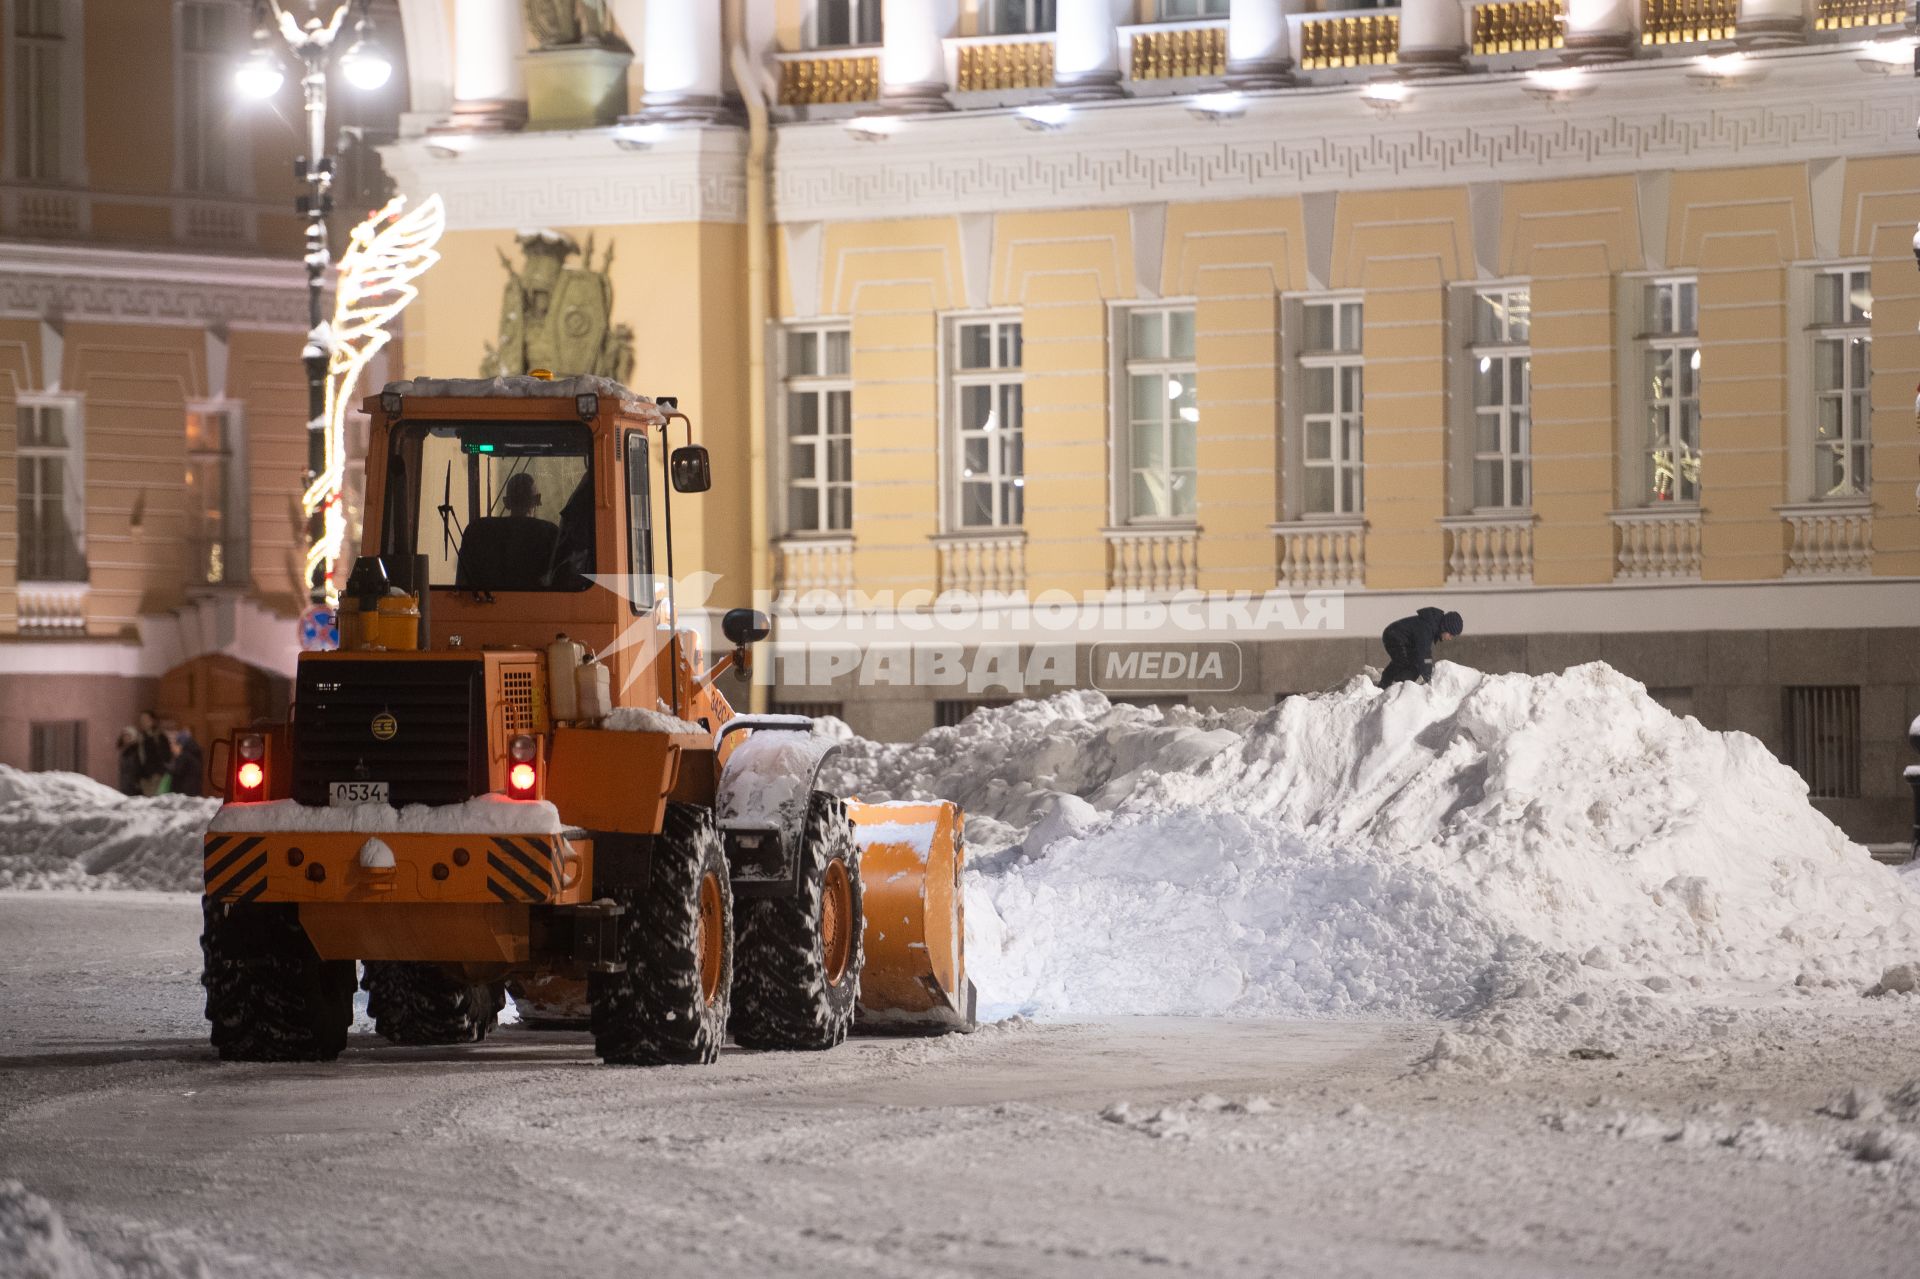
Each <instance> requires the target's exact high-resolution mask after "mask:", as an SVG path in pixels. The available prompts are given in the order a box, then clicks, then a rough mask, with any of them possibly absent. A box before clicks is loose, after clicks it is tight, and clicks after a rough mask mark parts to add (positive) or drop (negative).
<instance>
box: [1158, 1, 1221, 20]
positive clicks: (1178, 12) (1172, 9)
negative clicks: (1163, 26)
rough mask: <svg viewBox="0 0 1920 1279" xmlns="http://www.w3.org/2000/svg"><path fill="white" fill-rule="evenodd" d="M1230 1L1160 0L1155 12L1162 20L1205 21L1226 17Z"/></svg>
mask: <svg viewBox="0 0 1920 1279" xmlns="http://www.w3.org/2000/svg"><path fill="white" fill-rule="evenodd" d="M1229 3H1230V0H1160V3H1159V4H1158V5H1157V6H1156V8H1155V10H1154V12H1155V13H1156V15H1157V16H1158V17H1159V19H1160V21H1162V22H1205V21H1206V20H1207V19H1209V18H1224V17H1226V16H1227V9H1228V5H1229ZM1188 10H1191V12H1188Z"/></svg>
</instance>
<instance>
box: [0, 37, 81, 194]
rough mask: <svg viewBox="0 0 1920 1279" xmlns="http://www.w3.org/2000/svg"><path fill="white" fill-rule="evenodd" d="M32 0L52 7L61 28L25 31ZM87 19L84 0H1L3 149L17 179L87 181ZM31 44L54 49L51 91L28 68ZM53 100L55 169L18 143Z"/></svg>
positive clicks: (50, 182)
mask: <svg viewBox="0 0 1920 1279" xmlns="http://www.w3.org/2000/svg"><path fill="white" fill-rule="evenodd" d="M29 5H33V6H35V7H40V6H44V7H46V8H48V9H51V10H52V11H53V12H54V13H55V14H56V15H57V22H58V24H59V34H58V35H55V36H35V37H25V36H22V35H20V34H19V30H18V28H19V25H20V24H21V23H22V22H23V21H24V20H25V15H26V14H27V13H28V12H31V11H32V10H30V9H29V7H28V6H29ZM85 19H86V14H85V11H84V0H0V23H4V26H0V36H4V38H5V40H6V49H5V58H4V62H0V85H4V86H5V90H4V91H5V92H6V94H7V100H6V104H5V111H4V114H5V115H6V117H7V122H6V137H5V145H4V146H0V150H3V151H4V152H5V154H6V157H7V167H6V176H7V177H8V178H9V179H11V180H12V181H15V182H20V183H23V184H26V185H29V186H61V187H84V186H86V185H87V165H86V120H85V114H84V113H85V109H86V104H85V99H84V94H83V79H82V77H83V76H84V74H85V67H86V46H85V43H84V36H85V31H86V25H85ZM30 44H31V45H38V46H41V47H42V48H50V49H51V50H52V56H51V57H49V58H47V59H46V62H47V63H48V64H50V65H52V66H53V67H55V68H56V70H55V74H56V75H57V76H58V82H57V83H56V84H55V86H54V91H53V92H52V93H48V92H47V91H46V90H45V89H43V88H39V87H37V86H36V84H35V83H34V74H33V73H28V72H26V71H25V70H24V67H25V65H26V61H27V57H28V54H27V46H29V45H30ZM43 70H44V68H43ZM23 102H30V103H31V104H32V109H31V111H29V112H23V111H22V110H21V104H22V103H23ZM49 105H50V106H51V107H52V109H53V111H54V120H53V127H52V129H51V132H52V135H53V138H52V142H51V150H52V151H53V155H52V156H51V157H50V158H51V161H52V167H51V168H50V169H48V168H45V167H43V166H41V165H38V164H34V163H31V157H29V156H28V155H26V154H24V153H23V149H22V147H21V146H20V145H19V143H20V139H21V137H22V135H23V134H22V131H23V121H26V120H30V119H34V118H38V113H39V112H40V111H42V110H44V109H46V108H47V107H48V106H49Z"/></svg>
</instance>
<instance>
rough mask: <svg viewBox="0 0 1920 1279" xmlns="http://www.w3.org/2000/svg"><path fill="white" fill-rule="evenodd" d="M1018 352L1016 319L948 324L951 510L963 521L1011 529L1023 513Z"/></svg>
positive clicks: (968, 525)
mask: <svg viewBox="0 0 1920 1279" xmlns="http://www.w3.org/2000/svg"><path fill="white" fill-rule="evenodd" d="M1020 358H1021V352H1020V321H1018V320H1011V319H1009V320H1000V319H978V320H974V319H965V320H959V321H956V322H955V323H954V326H953V356H952V369H953V401H952V403H953V422H954V429H955V445H956V447H955V449H954V456H955V461H956V465H955V467H954V470H955V475H954V479H955V483H956V489H955V492H956V494H957V497H958V503H957V505H956V506H955V510H956V511H957V512H958V519H957V521H956V523H958V525H959V526H960V527H962V528H1015V527H1018V526H1019V524H1020V521H1021V519H1022V518H1023V516H1024V506H1025V503H1024V498H1025V496H1026V484H1027V480H1026V464H1025V458H1024V454H1023V448H1022V426H1023V422H1024V419H1025V409H1024V406H1023V398H1024V397H1023V394H1022V393H1023V390H1024V388H1023V386H1022V382H1021V374H1020Z"/></svg>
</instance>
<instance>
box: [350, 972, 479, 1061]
mask: <svg viewBox="0 0 1920 1279" xmlns="http://www.w3.org/2000/svg"><path fill="white" fill-rule="evenodd" d="M362 985H364V986H365V987H366V991H367V1015H368V1016H369V1017H371V1018H373V1027H374V1029H375V1030H377V1031H379V1032H380V1034H381V1037H382V1038H384V1039H386V1040H387V1042H389V1043H395V1044H471V1043H477V1042H478V1041H480V1040H482V1039H484V1038H486V1035H487V1032H488V1031H490V1030H492V1029H493V1027H494V1023H495V1022H496V1021H497V1020H498V1019H499V1015H500V1009H501V1008H502V1007H504V1006H505V1004H506V988H505V987H504V986H500V985H494V984H489V983H487V982H478V983H475V982H469V981H466V980H464V979H463V978H461V977H459V976H456V975H455V974H453V973H450V972H448V971H447V970H446V969H444V968H442V967H440V966H439V965H437V964H413V963H398V962H393V961H388V960H369V961H368V962H367V973H366V980H365V981H364V982H363V983H362Z"/></svg>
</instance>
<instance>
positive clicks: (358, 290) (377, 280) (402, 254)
mask: <svg viewBox="0 0 1920 1279" xmlns="http://www.w3.org/2000/svg"><path fill="white" fill-rule="evenodd" d="M406 203H407V198H406V197H405V196H395V197H394V198H393V199H391V200H389V201H387V203H386V206H385V207H384V208H382V209H380V210H379V211H378V212H376V213H374V214H373V215H372V216H370V217H369V218H368V219H367V220H366V221H365V222H362V223H361V224H360V225H359V226H357V227H355V228H354V229H353V233H352V234H351V235H350V236H349V237H348V239H347V248H346V252H344V253H342V254H341V255H340V266H339V278H338V279H337V280H336V282H335V285H334V304H333V320H332V322H331V324H329V325H328V326H327V328H326V330H325V331H324V332H321V333H316V334H314V335H313V336H312V337H310V338H309V343H310V344H312V343H318V344H320V345H321V346H322V349H324V350H325V351H326V352H327V388H326V390H327V395H326V410H325V412H326V425H325V430H324V434H325V438H326V453H325V460H324V464H323V465H322V467H321V470H320V473H319V475H318V476H317V477H316V478H315V480H314V481H313V483H312V485H310V486H309V487H308V489H307V491H306V492H305V493H304V494H302V495H301V498H300V509H301V511H302V513H303V514H305V515H306V516H307V517H308V518H309V519H311V518H312V517H313V516H314V514H315V513H316V512H318V513H319V514H320V517H321V523H320V528H321V533H320V537H319V538H318V539H317V540H316V541H315V542H314V543H313V544H312V545H311V546H309V547H308V548H307V558H306V565H305V572H306V578H307V580H308V581H315V580H319V581H322V582H324V583H325V591H326V602H327V604H328V605H329V606H332V605H336V604H338V603H339V602H340V588H339V583H338V581H337V580H336V569H337V566H338V564H339V562H340V549H341V545H342V543H343V542H344V541H345V540H346V534H347V512H346V503H345V499H344V496H343V495H344V493H345V489H346V477H347V413H348V412H349V410H350V409H351V408H352V407H353V396H354V387H355V384H356V383H358V382H359V380H360V375H361V373H362V372H364V371H365V369H366V367H367V365H368V363H369V362H371V361H372V359H373V357H374V356H375V355H377V354H379V353H380V350H381V348H382V347H384V346H386V344H387V343H388V342H390V341H392V340H393V333H392V330H391V329H390V328H389V327H388V326H389V325H390V324H391V323H392V322H393V320H394V318H395V317H396V316H398V315H399V314H400V312H402V311H404V310H406V308H407V306H408V304H410V303H411V302H412V301H413V300H414V299H415V298H416V297H418V296H420V290H419V289H418V288H417V287H416V286H415V284H414V281H416V280H418V279H419V278H420V276H422V275H424V274H425V273H426V271H427V270H428V268H430V267H431V266H433V264H434V263H436V262H438V261H439V260H440V254H439V251H438V250H437V249H435V248H434V245H436V244H437V243H439V240H440V236H441V235H442V234H443V233H444V232H445V231H446V229H447V210H446V206H445V205H444V204H442V203H441V202H440V197H439V196H438V195H430V196H428V197H427V198H426V199H425V200H423V201H421V203H420V205H419V206H418V207H417V208H415V209H413V210H412V211H411V212H407V211H406ZM316 571H320V576H319V577H318V578H316V576H315V574H316Z"/></svg>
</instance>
